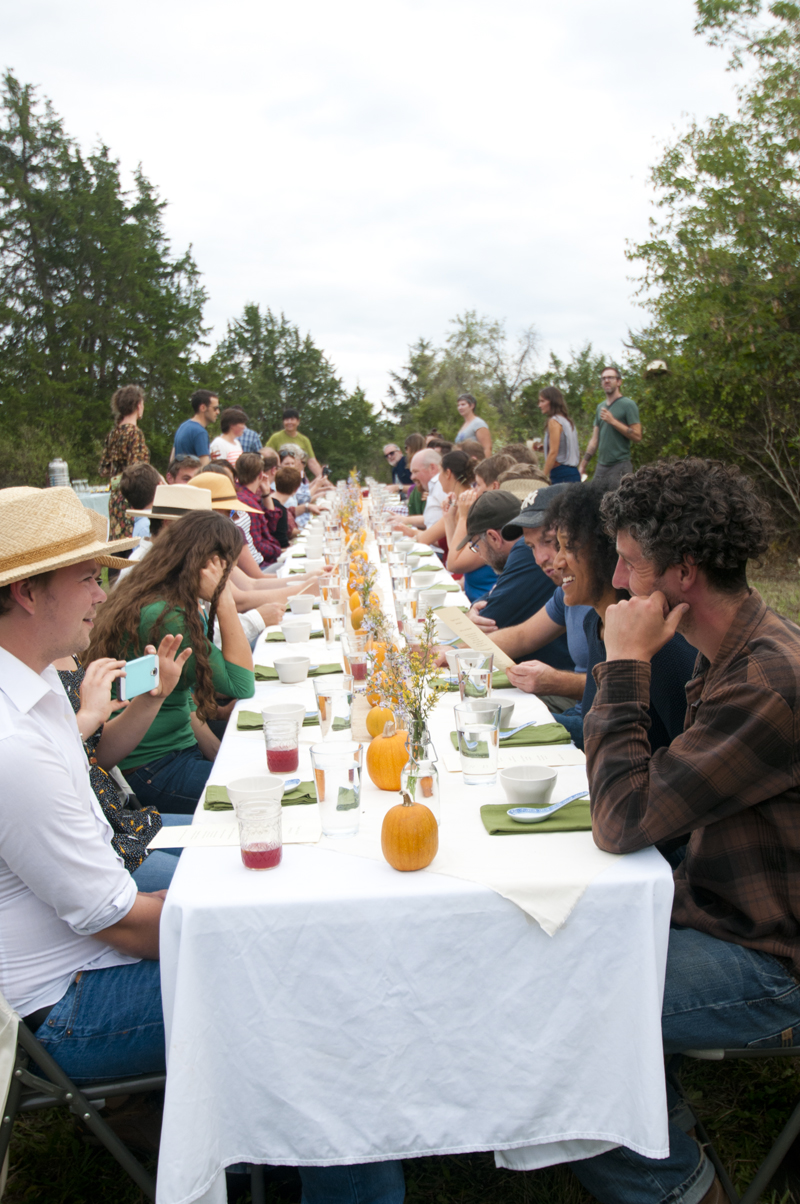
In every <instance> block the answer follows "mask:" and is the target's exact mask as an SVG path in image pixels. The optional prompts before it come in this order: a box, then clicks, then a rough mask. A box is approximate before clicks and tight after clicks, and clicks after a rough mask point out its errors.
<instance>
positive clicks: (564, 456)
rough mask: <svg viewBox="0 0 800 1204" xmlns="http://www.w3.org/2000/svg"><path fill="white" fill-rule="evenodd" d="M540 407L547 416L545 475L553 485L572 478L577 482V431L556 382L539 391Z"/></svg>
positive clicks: (566, 483) (566, 482)
mask: <svg viewBox="0 0 800 1204" xmlns="http://www.w3.org/2000/svg"><path fill="white" fill-rule="evenodd" d="M539 409H540V410H541V412H542V413H543V414H544V416H545V418H546V419H547V425H546V426H545V428H544V475H545V476H546V477H547V478H548V479H549V481H550V483H551V484H552V485H568V484H570V483H571V482H573V481H574V482H575V483H576V484H578V483H580V479H581V474H580V473H579V472H578V463H579V461H580V458H581V452H580V448H579V447H578V432H577V431H576V430H575V423H574V422H573V421H572V419H571V418H570V416H569V410H568V409H567V403H566V402H565V400H564V394H563V393H562V392H561V390H560V389H557V388H556V387H555V385H548V386H547V388H546V389H542V391H541V393H540V394H539Z"/></svg>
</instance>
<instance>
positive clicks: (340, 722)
mask: <svg viewBox="0 0 800 1204" xmlns="http://www.w3.org/2000/svg"><path fill="white" fill-rule="evenodd" d="M314 693H315V695H316V698H317V710H318V711H319V726H320V730H321V731H322V739H323V740H351V739H352V727H351V713H352V706H353V678H352V676H351V675H350V674H349V673H343V674H342V676H341V677H337V676H331V677H325V678H322V677H320V678H315V680H314Z"/></svg>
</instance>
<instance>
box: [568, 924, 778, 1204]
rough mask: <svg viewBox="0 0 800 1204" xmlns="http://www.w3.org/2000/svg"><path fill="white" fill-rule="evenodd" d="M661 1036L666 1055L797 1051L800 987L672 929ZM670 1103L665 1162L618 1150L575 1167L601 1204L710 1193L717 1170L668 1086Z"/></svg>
mask: <svg viewBox="0 0 800 1204" xmlns="http://www.w3.org/2000/svg"><path fill="white" fill-rule="evenodd" d="M661 1031H662V1035H663V1039H664V1052H665V1053H666V1054H672V1053H679V1052H680V1051H681V1050H685V1049H747V1048H764V1049H768V1048H775V1047H778V1046H780V1045H783V1044H786V1043H792V1044H794V1043H795V1042H796V1040H797V1039H800V986H798V984H797V983H796V982H795V981H794V979H793V978H792V976H791V974H789V972H788V970H786V969H784V967H783V965H782V964H781V963H780V962H779V961H778V960H777V959H776V958H774V957H770V956H769V954H766V953H756V952H755V951H754V950H753V949H745V947H744V946H743V945H734V944H730V943H729V942H728V941H719V940H716V939H715V938H714V937H711V936H707V935H706V934H705V933H702V932H697V931H696V930H695V929H693V928H673V929H672V930H671V932H670V938H669V953H668V955H667V976H666V983H665V987H664V1004H663V1008H662V1013H661ZM667 1102H668V1105H669V1109H670V1126H669V1149H670V1152H669V1157H668V1158H664V1159H658V1160H657V1159H654V1158H645V1157H643V1156H642V1155H641V1154H635V1153H633V1151H632V1150H627V1149H625V1148H624V1147H619V1148H618V1149H616V1150H610V1151H609V1152H608V1153H607V1154H600V1155H598V1156H597V1157H596V1158H587V1159H586V1161H585V1162H575V1163H573V1164H572V1169H573V1171H574V1172H575V1174H576V1175H577V1177H578V1179H580V1181H581V1183H582V1184H583V1185H584V1187H585V1188H586V1189H587V1190H588V1191H589V1192H591V1194H592V1195H593V1196H594V1197H595V1199H597V1200H599V1201H600V1202H601V1204H667V1202H669V1204H673V1202H674V1204H677V1202H678V1201H680V1202H681V1204H698V1201H700V1200H702V1198H703V1196H704V1195H705V1194H706V1192H707V1191H708V1190H709V1188H710V1187H711V1184H712V1183H713V1181H714V1168H713V1166H712V1165H711V1163H710V1162H709V1160H708V1159H707V1158H706V1156H705V1154H703V1153H702V1152H701V1150H700V1147H699V1146H698V1145H697V1142H696V1141H694V1140H693V1139H692V1138H691V1137H689V1136H687V1134H686V1133H685V1132H684V1128H685V1127H686V1117H687V1113H686V1109H685V1108H684V1107H683V1105H682V1104H681V1101H680V1099H679V1098H678V1096H677V1093H676V1092H675V1091H674V1090H673V1089H672V1088H671V1087H670V1086H669V1084H667ZM682 1114H683V1115H682Z"/></svg>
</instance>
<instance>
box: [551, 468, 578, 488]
mask: <svg viewBox="0 0 800 1204" xmlns="http://www.w3.org/2000/svg"><path fill="white" fill-rule="evenodd" d="M574 481H575V482H577V483H578V484H579V485H580V483H581V474H580V473H579V472H578V470H577V468H574V467H573V466H572V465H571V464H556V466H555V468H554V469H553V470H552V472H551V473H550V484H551V485H564V484H570V485H571V484H572V483H573V482H574Z"/></svg>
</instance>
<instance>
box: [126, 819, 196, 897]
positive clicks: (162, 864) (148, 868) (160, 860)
mask: <svg viewBox="0 0 800 1204" xmlns="http://www.w3.org/2000/svg"><path fill="white" fill-rule="evenodd" d="M161 820H162V823H163V826H164V827H165V828H174V827H176V826H178V825H179V824H185V823H186V816H185V815H162V816H161ZM182 852H183V850H182V849H154V850H153V852H152V853H148V854H147V856H146V857H145V859H144V861H143V862H142V864H141V865H140V866H138V867H137V868H136V869H135V870H134V871H133V880H134V882H135V883H136V885H137V887H138V888H139V890H143V891H153V890H169V884H170V882H171V881H172V875H173V874H174V873H175V870H176V869H177V868H178V858H179V857H180V855H181V853H182Z"/></svg>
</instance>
